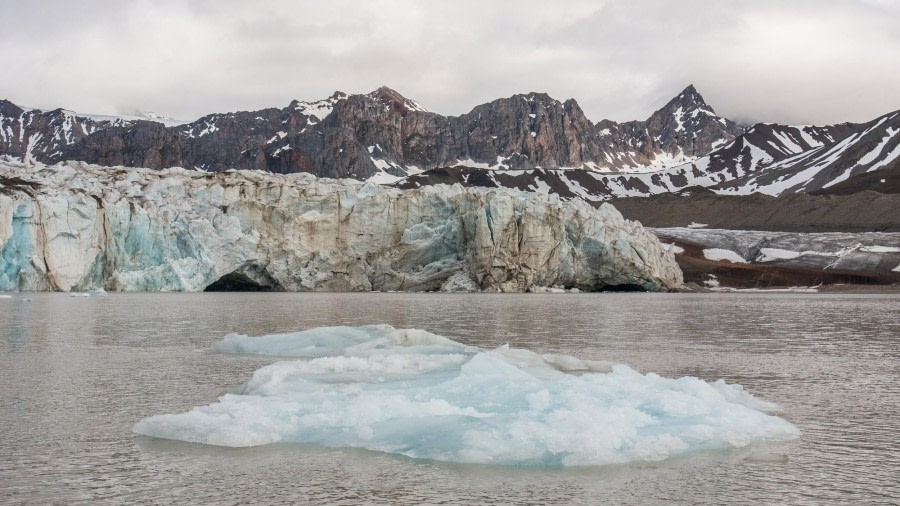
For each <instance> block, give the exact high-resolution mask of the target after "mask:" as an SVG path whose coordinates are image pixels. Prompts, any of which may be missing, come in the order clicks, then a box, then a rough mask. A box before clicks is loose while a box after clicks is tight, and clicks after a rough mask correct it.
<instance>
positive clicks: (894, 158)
mask: <svg viewBox="0 0 900 506" xmlns="http://www.w3.org/2000/svg"><path fill="white" fill-rule="evenodd" d="M898 165H900V111H895V112H892V113H888V114H885V115H883V116H880V117H878V118H876V119H874V120H872V121H869V122H866V123H861V124H853V123H842V124H838V125H829V126H787V125H778V124H772V123H760V124H757V125H754V126H753V127H751V128H750V129H748V130H747V131H746V132H745V133H743V134H741V135H739V136H738V137H736V138H735V139H734V140H732V141H730V142H728V143H726V144H725V145H723V146H722V147H720V148H718V149H716V150H714V151H713V152H711V153H709V154H707V155H706V156H702V157H700V158H698V159H697V160H695V161H692V162H688V163H683V164H679V165H675V166H673V167H669V168H665V169H661V170H658V171H654V172H642V173H638V174H616V173H608V172H604V173H600V172H594V171H571V170H569V171H567V170H552V169H538V170H531V171H507V172H505V173H496V172H488V171H484V170H481V169H473V168H468V167H449V168H444V169H441V170H436V171H429V172H427V173H423V174H417V175H413V176H410V177H407V178H405V179H404V180H403V181H401V182H399V183H398V185H399V186H401V187H404V188H414V187H418V186H422V185H426V184H438V183H443V184H451V183H453V182H455V181H462V182H465V183H466V184H473V185H477V186H485V187H498V186H505V187H512V188H518V189H521V190H529V191H537V192H543V193H554V194H558V195H560V196H561V197H563V198H581V199H584V200H589V201H594V202H600V201H605V200H609V199H612V198H623V197H649V196H652V195H658V194H664V193H682V192H690V191H691V190H690V189H691V188H693V187H706V188H709V189H711V190H712V191H714V192H716V193H720V194H723V195H748V194H751V193H764V194H767V195H783V194H790V193H800V192H814V191H818V190H822V189H827V188H829V187H831V186H832V185H837V184H840V183H841V182H843V181H846V180H847V179H849V178H851V177H855V176H858V175H860V174H865V173H874V174H877V173H879V172H882V171H885V170H890V169H892V168H895V167H897V166H898ZM875 171H878V172H875ZM872 179H873V180H880V179H882V178H875V177H874V176H873V178H872ZM864 189H872V190H875V191H878V189H879V185H874V186H872V187H871V188H864Z"/></svg>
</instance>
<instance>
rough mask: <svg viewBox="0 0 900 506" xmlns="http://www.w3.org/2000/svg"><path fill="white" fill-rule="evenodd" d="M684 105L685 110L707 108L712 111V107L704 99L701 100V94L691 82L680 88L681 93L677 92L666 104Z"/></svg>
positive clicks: (667, 105)
mask: <svg viewBox="0 0 900 506" xmlns="http://www.w3.org/2000/svg"><path fill="white" fill-rule="evenodd" d="M670 106H672V107H678V106H681V107H684V108H685V109H686V110H693V109H708V110H709V111H710V112H714V111H713V110H712V107H710V106H709V105H708V104H707V103H706V100H703V95H701V94H700V92H698V91H697V88H694V85H693V84H689V85H688V86H687V88H685V89H683V90H681V93H679V94H678V96H677V97H675V98H673V99H672V100H670V101H669V103H668V104H666V107H670Z"/></svg>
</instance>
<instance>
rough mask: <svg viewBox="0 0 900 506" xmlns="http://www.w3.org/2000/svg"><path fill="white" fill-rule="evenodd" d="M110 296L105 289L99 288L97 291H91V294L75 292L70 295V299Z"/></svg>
mask: <svg viewBox="0 0 900 506" xmlns="http://www.w3.org/2000/svg"><path fill="white" fill-rule="evenodd" d="M108 296H109V294H108V293H106V290H104V289H103V288H98V289H96V290H91V291H90V292H73V293H70V294H69V297H108Z"/></svg>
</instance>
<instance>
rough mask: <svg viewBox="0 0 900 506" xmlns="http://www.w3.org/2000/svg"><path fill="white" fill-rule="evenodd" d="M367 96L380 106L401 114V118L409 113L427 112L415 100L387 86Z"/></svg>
mask: <svg viewBox="0 0 900 506" xmlns="http://www.w3.org/2000/svg"><path fill="white" fill-rule="evenodd" d="M366 96H367V97H369V98H371V99H372V100H374V101H376V102H378V103H379V104H381V105H383V106H385V107H387V108H389V109H391V110H393V111H396V112H398V113H400V115H401V116H406V114H407V113H408V112H409V111H419V112H427V111H426V109H425V108H424V107H422V106H421V105H419V103H418V102H416V101H415V100H411V99H408V98H406V97H404V96H403V95H401V94H400V93H399V92H397V91H396V90H393V89H391V88H389V87H387V86H382V87H380V88H378V89H377V90H375V91H373V92H371V93H367V94H366Z"/></svg>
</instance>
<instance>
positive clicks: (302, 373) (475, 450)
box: [134, 325, 799, 466]
mask: <svg viewBox="0 0 900 506" xmlns="http://www.w3.org/2000/svg"><path fill="white" fill-rule="evenodd" d="M213 350H214V351H216V352H222V353H241V354H261V355H272V356H281V357H295V358H297V359H296V360H290V361H280V362H275V363H273V364H271V365H268V366H265V367H262V368H261V369H259V370H257V371H256V372H255V373H254V374H253V377H252V378H251V379H250V380H249V381H248V382H247V383H245V384H243V385H241V386H240V387H237V388H235V389H233V390H232V391H230V392H228V393H226V394H224V395H223V396H221V397H220V398H219V400H218V402H216V403H213V404H210V405H208V406H200V407H196V408H194V409H192V410H191V411H189V412H187V413H181V414H165V415H157V416H151V417H149V418H145V419H143V420H141V421H140V422H138V423H137V425H135V427H134V431H135V432H136V433H139V434H144V435H147V436H153V437H159V438H166V439H176V440H182V441H189V442H197V443H205V444H211V445H220V446H232V447H244V446H255V445H264V444H271V443H285V442H302V443H313V444H319V445H324V446H329V447H358V448H368V449H370V450H376V451H382V452H389V453H394V454H400V455H405V456H409V457H414V458H423V459H436V460H441V461H451V462H466V463H490V464H504V465H534V466H587V465H604V464H615V463H625V462H635V461H658V460H662V459H665V458H668V457H671V456H675V455H682V454H686V453H690V452H695V451H700V450H711V449H724V448H732V447H742V446H746V445H748V444H751V443H753V442H757V441H764V440H768V441H772V440H776V441H777V440H787V439H792V438H795V437H797V436H798V435H799V431H798V430H797V428H796V427H794V426H793V425H792V424H791V423H789V422H787V421H785V420H783V419H781V418H779V417H776V416H773V415H770V414H767V413H766V411H768V412H771V411H774V410H777V409H778V406H777V405H775V404H773V403H770V402H766V401H763V400H760V399H757V398H755V397H753V396H752V395H750V394H749V393H747V392H746V391H744V390H743V388H742V387H741V386H740V385H728V384H726V383H725V382H724V381H722V380H719V381H716V382H712V383H709V382H706V381H702V380H700V379H697V378H692V377H684V378H679V379H669V378H663V377H660V376H658V375H656V374H652V373H650V374H641V373H639V372H637V371H635V370H633V369H631V368H630V367H628V366H626V365H621V364H611V363H607V362H599V361H592V360H581V359H578V358H574V357H569V356H562V355H540V354H537V353H534V352H531V351H529V350H525V349H515V348H510V347H509V346H502V347H500V348H497V349H494V350H485V349H480V348H477V347H473V346H466V345H464V344H461V343H458V342H455V341H452V340H450V339H447V338H444V337H441V336H438V335H435V334H431V333H429V332H426V331H424V330H415V329H395V328H393V327H390V326H388V325H373V326H365V327H323V328H316V329H311V330H307V331H303V332H297V333H291V334H277V335H268V336H262V337H247V336H243V335H237V334H232V335H229V336H226V337H225V339H223V340H222V341H220V342H218V343H216V344H215V345H214V346H213Z"/></svg>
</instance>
